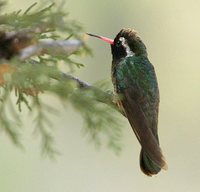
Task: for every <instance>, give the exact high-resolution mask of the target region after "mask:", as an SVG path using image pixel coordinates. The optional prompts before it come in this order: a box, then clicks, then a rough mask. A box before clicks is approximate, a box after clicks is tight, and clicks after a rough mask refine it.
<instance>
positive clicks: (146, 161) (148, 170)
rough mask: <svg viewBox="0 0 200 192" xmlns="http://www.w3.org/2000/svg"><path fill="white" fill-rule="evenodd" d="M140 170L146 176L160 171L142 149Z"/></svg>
mask: <svg viewBox="0 0 200 192" xmlns="http://www.w3.org/2000/svg"><path fill="white" fill-rule="evenodd" d="M140 168H141V170H142V172H143V173H144V174H145V175H147V176H152V175H155V174H157V173H158V172H159V171H160V170H161V167H160V166H159V165H157V164H156V163H155V162H153V161H152V160H151V159H150V157H149V156H148V154H147V153H146V152H145V151H144V150H143V149H142V150H141V152H140Z"/></svg>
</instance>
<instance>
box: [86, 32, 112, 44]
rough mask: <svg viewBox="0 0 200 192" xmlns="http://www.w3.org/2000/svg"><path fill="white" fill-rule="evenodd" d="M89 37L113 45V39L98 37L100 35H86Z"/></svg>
mask: <svg viewBox="0 0 200 192" xmlns="http://www.w3.org/2000/svg"><path fill="white" fill-rule="evenodd" d="M87 34H88V35H89V36H92V37H96V38H99V39H101V40H102V41H105V42H107V43H109V44H111V45H113V44H114V40H113V39H109V38H107V37H103V36H100V35H94V34H91V33H87Z"/></svg>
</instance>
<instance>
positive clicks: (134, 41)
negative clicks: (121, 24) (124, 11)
mask: <svg viewBox="0 0 200 192" xmlns="http://www.w3.org/2000/svg"><path fill="white" fill-rule="evenodd" d="M88 35H90V36H93V37H97V38H99V39H101V40H103V41H105V42H107V43H109V44H111V50H112V55H113V59H116V60H117V59H121V58H123V57H126V56H132V55H147V52H146V46H145V45H144V43H143V42H142V40H141V38H140V37H139V36H138V34H137V32H136V31H135V30H133V29H129V28H127V29H125V28H124V29H122V30H121V31H120V32H119V33H118V34H117V36H116V37H115V39H114V40H112V39H109V38H107V37H103V36H99V35H93V34H90V33H88Z"/></svg>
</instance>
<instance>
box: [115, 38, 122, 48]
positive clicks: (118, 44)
mask: <svg viewBox="0 0 200 192" xmlns="http://www.w3.org/2000/svg"><path fill="white" fill-rule="evenodd" d="M115 45H116V47H120V46H121V45H122V42H121V40H120V39H119V40H118V41H117V43H116V44H115Z"/></svg>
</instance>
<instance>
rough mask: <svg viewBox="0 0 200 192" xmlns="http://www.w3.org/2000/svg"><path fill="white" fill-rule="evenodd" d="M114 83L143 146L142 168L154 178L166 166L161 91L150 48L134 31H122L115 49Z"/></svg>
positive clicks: (113, 51)
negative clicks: (160, 128)
mask: <svg viewBox="0 0 200 192" xmlns="http://www.w3.org/2000/svg"><path fill="white" fill-rule="evenodd" d="M111 48H112V55H113V62H112V79H113V84H114V87H115V91H116V92H117V93H118V94H120V95H121V96H122V99H121V106H122V107H123V110H124V111H125V114H126V116H127V118H128V120H129V122H130V124H131V126H132V128H133V131H134V132H135V135H136V137H137V139H138V141H139V142H140V144H141V146H142V150H141V154H140V167H141V169H142V171H143V172H144V173H145V174H146V175H148V176H151V175H153V174H157V173H158V172H159V171H160V170H161V169H162V168H163V169H165V168H166V163H165V160H164V157H163V155H162V152H161V149H160V147H159V140H158V134H157V124H158V107H159V89H158V83H157V78H156V74H155V71H154V67H153V65H152V64H151V63H150V61H149V59H148V57H147V52H146V47H145V45H144V44H143V42H142V41H141V39H140V38H139V36H138V35H137V33H136V32H135V31H133V30H130V29H122V30H121V31H120V32H119V34H118V35H117V36H116V38H115V40H114V44H113V45H111Z"/></svg>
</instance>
